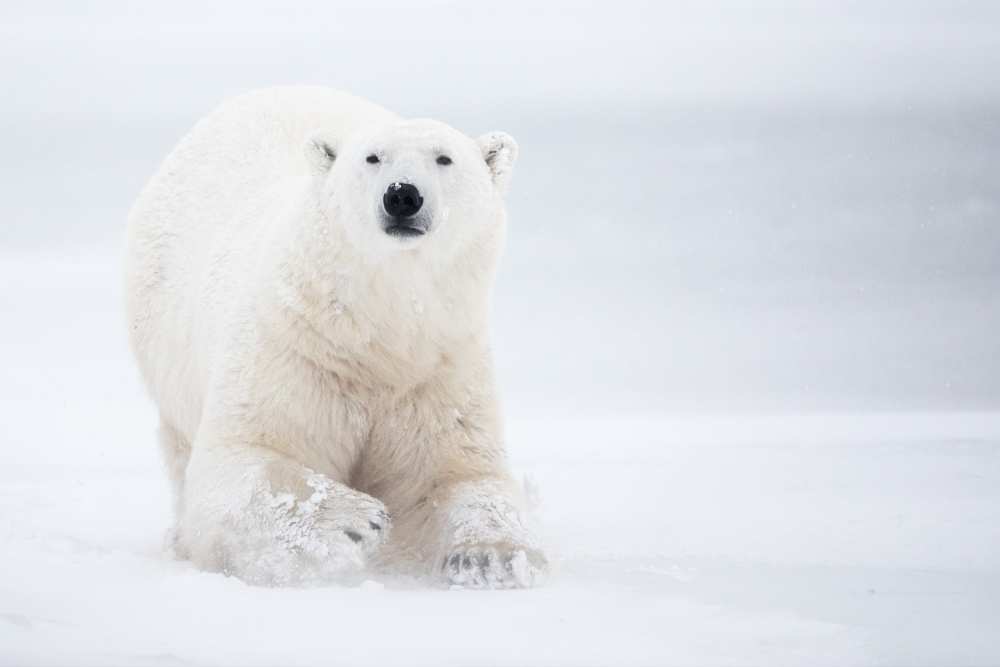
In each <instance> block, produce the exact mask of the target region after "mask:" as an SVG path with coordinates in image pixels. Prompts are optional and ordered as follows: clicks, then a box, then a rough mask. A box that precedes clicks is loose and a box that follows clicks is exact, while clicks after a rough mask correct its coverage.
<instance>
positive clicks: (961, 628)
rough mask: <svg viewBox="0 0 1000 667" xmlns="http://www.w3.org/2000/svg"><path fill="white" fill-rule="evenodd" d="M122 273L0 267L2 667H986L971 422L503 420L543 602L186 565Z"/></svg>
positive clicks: (950, 417) (981, 483) (38, 264)
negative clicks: (171, 547) (246, 578)
mask: <svg viewBox="0 0 1000 667" xmlns="http://www.w3.org/2000/svg"><path fill="white" fill-rule="evenodd" d="M119 274H120V271H119V267H118V259H117V258H115V257H109V256H106V255H104V254H102V253H99V252H95V253H92V254H86V253H82V252H75V253H73V254H56V253H52V252H49V253H36V254H29V253H24V252H22V253H19V254H16V255H14V254H10V253H7V254H4V255H3V256H2V257H0V311H2V312H3V313H4V315H3V323H4V324H3V331H2V333H0V336H2V337H0V367H2V368H3V369H4V380H3V382H2V384H0V406H2V413H3V420H2V421H0V543H2V544H3V549H2V550H0V662H2V663H4V664H18V665H22V664H24V665H32V664H35V665H53V664H67V665H232V664H247V665H273V664H283V665H312V664H326V665H329V664H349V665H397V664H398V665H424V664H427V665H431V664H434V665H439V664H455V665H477V664H490V665H565V664H575V665H607V664H615V665H671V664H674V665H720V664H726V665H743V664H745V665H759V664H768V665H824V664H829V665H846V664H855V665H874V664H907V665H935V664H963V665H989V664H996V663H997V662H998V661H1000V633H997V632H996V628H997V627H1000V604H998V602H1000V414H995V413H989V412H979V413H969V412H948V413H932V412H924V413H898V414H892V413H859V412H854V413H841V414H825V415H823V414H802V415H762V414H754V415H751V414H727V415H719V414H716V415H709V414H689V415H669V416H668V415H667V414H666V413H663V412H651V413H649V414H645V415H642V414H631V415H630V414H625V413H618V414H612V415H604V416H602V415H600V414H596V413H590V414H555V413H553V414H537V413H531V412H530V411H526V410H516V411H514V412H513V414H512V415H511V419H510V424H509V433H508V435H509V441H510V446H511V454H512V458H513V462H514V466H515V468H516V469H517V470H518V471H519V472H520V473H522V474H523V475H525V476H526V478H527V480H528V482H529V486H530V488H531V489H533V491H532V492H533V494H537V496H538V508H537V516H536V519H537V520H538V522H539V523H540V525H541V526H542V527H543V539H544V541H545V542H546V543H547V544H548V546H549V555H550V557H551V559H552V561H553V563H554V571H553V572H552V574H551V576H550V577H549V580H548V582H547V584H546V585H545V586H544V587H541V588H538V589H534V590H528V591H468V590H447V589H444V588H436V587H429V586H426V585H425V584H423V583H421V582H419V581H414V580H407V579H394V578H388V577H382V576H378V575H371V574H370V575H368V576H367V577H366V578H365V579H364V580H362V581H359V582H355V583H349V584H345V585H342V586H330V587H319V588H300V589H273V588H257V587H251V586H247V585H245V584H243V583H241V582H240V581H237V580H235V579H232V578H226V577H224V576H222V575H218V574H209V573H203V572H199V571H197V570H195V569H194V568H193V567H192V566H191V565H190V564H189V563H186V562H183V561H178V560H174V559H172V558H171V557H170V555H169V553H168V551H167V550H165V549H164V537H165V531H166V528H167V526H168V517H169V512H170V499H169V496H168V491H167V486H166V481H165V475H164V473H163V471H162V470H161V469H160V462H159V460H158V457H157V452H156V447H155V444H154V430H153V429H154V427H155V418H154V413H153V409H152V406H151V403H150V402H149V401H148V400H147V399H146V398H145V397H144V396H143V393H142V391H141V389H140V387H139V383H138V380H137V376H136V374H135V371H134V370H133V368H132V364H131V360H130V358H129V356H128V353H127V349H126V345H125V336H124V326H123V323H122V316H121V312H120V310H121V309H120V306H119V304H120V298H121V295H120V291H119V287H118V277H119ZM69 333H72V335H71V336H70V335H68V334H69ZM514 384H515V385H516V382H515V383H514Z"/></svg>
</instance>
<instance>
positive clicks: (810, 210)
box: [0, 0, 1000, 415]
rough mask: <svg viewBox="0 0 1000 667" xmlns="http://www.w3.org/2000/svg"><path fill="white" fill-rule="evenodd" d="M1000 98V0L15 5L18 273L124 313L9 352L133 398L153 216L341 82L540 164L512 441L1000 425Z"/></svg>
mask: <svg viewBox="0 0 1000 667" xmlns="http://www.w3.org/2000/svg"><path fill="white" fill-rule="evenodd" d="M997 72H1000V4H998V3H996V2H991V1H990V0H981V1H971V2H925V1H909V0H908V1H903V0H876V1H866V2H818V1H813V2H809V1H806V2H800V1H795V2H792V1H779V2H745V3H744V2H712V3H686V2H655V3H654V2H646V3H642V2H627V1H626V2H621V1H619V2H614V3H609V2H604V3H573V4H568V3H514V2H504V3H488V4H475V5H473V4H467V3H451V2H433V1H429V2H421V3H408V2H382V1H374V2H372V1H368V2H361V3H353V4H352V3H346V4H345V3H337V2H324V3H293V4H291V5H289V4H288V3H284V2H272V3H259V2H231V1H230V2H219V3H204V2H173V3H169V5H168V4H167V3H157V4H156V5H155V6H154V5H151V4H149V3H131V2H100V3H92V2H65V3H60V2H30V3H29V2H5V3H3V6H2V8H0V80H2V81H3V84H4V89H5V94H4V102H3V104H2V106H0V127H2V135H3V137H4V141H3V150H2V152H0V183H2V193H3V195H2V197H0V219H2V221H3V224H2V230H3V233H2V236H0V262H6V263H7V266H8V268H10V270H11V272H10V273H5V275H8V276H11V275H14V276H16V275H24V274H23V273H22V272H19V270H15V268H16V266H15V265H17V266H22V265H23V266H24V267H25V270H28V269H30V268H32V267H34V268H37V267H39V266H44V265H45V262H49V263H50V264H51V266H50V267H49V268H48V269H46V273H45V275H46V276H49V277H50V278H51V281H52V285H51V287H52V288H53V290H54V292H53V293H54V294H57V295H59V296H60V297H61V298H67V299H75V298H76V297H74V296H73V294H74V290H82V289H85V287H81V286H80V285H79V284H77V283H78V281H77V279H76V278H71V279H69V282H72V283H74V284H65V283H64V282H61V279H60V275H65V276H76V275H78V271H77V273H72V272H69V273H60V272H61V271H64V270H65V267H66V266H67V265H68V264H73V263H75V265H77V266H78V267H79V266H84V267H89V268H88V269H87V270H92V271H94V272H96V273H95V275H99V279H98V280H97V282H94V283H92V285H91V288H90V289H92V290H93V289H96V290H99V291H100V292H101V294H102V299H104V300H98V301H94V303H95V304H97V303H99V304H102V306H101V307H100V308H98V306H96V305H95V307H94V308H95V311H94V312H89V313H84V314H80V313H77V314H75V315H72V316H71V317H70V321H62V320H60V319H59V318H58V317H55V316H54V315H53V314H51V313H50V314H49V315H47V316H46V317H45V318H44V321H45V322H46V324H45V325H44V326H41V325H38V324H37V322H38V321H37V320H36V321H35V323H34V324H33V323H32V320H31V318H33V317H35V316H36V315H37V313H26V312H21V313H18V312H17V308H18V307H21V308H22V309H23V306H17V305H16V304H14V303H13V302H11V303H8V304H7V308H6V311H7V312H6V313H5V314H4V320H5V322H6V321H8V320H7V318H8V317H9V318H10V320H9V322H10V323H12V325H13V326H12V327H10V328H9V329H8V333H7V334H0V335H6V336H8V345H6V346H5V351H6V353H7V355H8V356H9V361H11V362H12V363H13V362H15V361H17V359H20V358H23V355H21V354H20V352H19V351H18V347H17V345H18V342H17V341H18V340H19V339H20V337H18V336H14V337H11V333H10V331H11V330H16V329H17V328H18V325H19V324H20V325H22V327H23V328H22V329H21V331H22V333H23V334H24V336H23V341H21V342H22V343H23V345H35V344H38V343H39V341H42V340H44V339H45V337H46V336H51V337H52V345H51V346H50V347H51V348H52V349H54V348H55V347H56V346H59V347H62V348H67V346H69V347H70V348H72V347H73V346H74V345H75V344H76V342H75V341H76V339H67V337H66V336H65V331H66V330H67V329H73V328H76V329H77V330H82V329H86V327H88V326H90V327H91V328H90V329H89V331H92V332H94V333H93V335H92V336H91V337H90V338H89V339H87V340H88V342H87V343H86V345H87V349H64V352H65V354H66V365H69V366H74V367H77V368H79V367H80V366H81V365H86V364H93V365H94V370H95V371H99V369H102V368H104V369H107V368H111V367H113V368H123V369H124V368H130V367H128V366H127V365H126V364H127V362H126V361H125V359H126V356H125V355H126V352H125V342H124V341H125V337H124V326H123V325H122V326H121V327H119V328H113V327H111V326H108V325H107V322H108V321H109V319H110V318H119V319H120V318H121V315H120V313H119V312H118V311H119V310H120V309H119V308H118V301H117V299H118V294H117V290H118V289H119V286H118V282H117V276H118V273H117V272H118V265H119V262H120V259H119V255H120V251H121V242H122V235H123V229H124V224H125V218H126V214H127V211H128V208H129V206H130V204H131V202H132V201H133V199H134V198H135V196H136V195H137V193H138V191H139V189H140V188H141V187H142V185H143V183H144V182H145V181H146V180H147V179H148V178H149V177H150V176H151V174H152V173H153V171H154V170H155V169H156V167H157V165H158V163H159V161H160V160H161V159H162V158H163V157H164V156H165V155H166V153H167V152H168V151H169V150H170V149H171V147H172V146H173V145H174V144H175V143H176V142H177V141H178V139H179V138H180V137H181V136H182V135H183V134H184V133H185V132H186V130H187V129H188V128H189V127H190V126H191V125H192V124H193V123H194V122H195V121H196V120H197V119H198V118H199V117H200V116H202V115H204V114H205V113H206V112H207V111H209V110H210V109H211V108H213V107H214V106H215V105H216V104H218V103H219V102H220V101H221V100H223V99H225V98H227V97H230V96H232V95H236V94H239V93H241V92H243V91H246V90H248V89H252V88H255V87H260V86H267V85H273V84H287V83H318V84H324V85H329V86H334V87H338V88H343V89H346V90H349V91H351V92H354V93H356V94H358V95H361V96H364V97H368V98H370V99H372V100H374V101H376V102H378V103H380V104H382V105H384V106H387V107H389V108H391V109H393V110H395V111H397V112H399V113H401V114H403V115H406V116H411V117H416V116H431V117H435V118H439V119H441V120H444V121H446V122H449V123H451V124H452V125H454V126H456V127H458V128H459V129H461V130H463V131H465V132H466V133H468V134H470V135H472V136H475V135H477V134H479V133H482V132H485V131H488V130H493V129H502V130H505V131H508V132H510V133H511V134H512V135H514V136H515V137H516V138H517V140H518V141H519V143H520V145H521V150H522V153H521V158H520V161H519V163H518V164H517V166H516V168H515V172H514V181H513V186H512V189H511V192H510V198H509V209H510V236H509V242H508V247H507V253H506V257H505V260H504V262H503V263H502V266H501V272H500V276H499V282H498V285H497V299H496V315H495V322H494V326H495V345H496V348H497V353H498V357H499V359H498V363H499V367H500V375H501V380H502V382H503V384H504V385H505V397H506V402H507V405H508V408H509V409H510V410H511V411H513V412H514V413H515V414H520V415H530V414H534V413H545V414H553V415H559V414H566V415H572V414H579V413H587V414H590V415H594V414H605V413H607V414H612V413H613V414H623V413H635V414H649V413H655V414H662V413H668V412H671V413H672V412H680V413H684V412H759V411H763V412H829V411H852V412H857V411H862V412H864V411H875V410H877V411H885V410H893V411H896V410H904V411H908V410H927V409H934V410H939V409H945V410H948V409H988V408H996V407H1000V336H998V335H997V327H998V325H1000V176H998V174H1000V76H997ZM16 263H19V264H16ZM35 273H37V272H35ZM33 280H34V279H33ZM104 296H106V298H104ZM112 297H113V298H112ZM8 300H9V298H8ZM23 303H24V300H23V299H20V300H17V304H23ZM39 309H40V310H39V312H41V309H44V307H42V306H39ZM88 317H89V318H91V319H87V320H81V319H80V318H88ZM73 318H76V320H75V321H74V319H73ZM98 322H100V323H102V324H100V326H98V328H94V327H95V326H97V324H96V323H98ZM88 323H89V324H88ZM115 327H118V325H117V324H116V325H115ZM81 328H82V329H81ZM112 330H114V331H115V332H116V334H117V332H119V331H120V332H121V335H120V338H117V339H112V340H105V338H104V336H103V333H102V332H109V331H112ZM57 341H58V343H57ZM23 349H27V348H23ZM53 354H57V353H56V352H53ZM15 365H16V364H15ZM24 370H25V372H24V374H23V377H20V379H18V376H16V375H12V376H9V377H13V379H14V384H15V385H17V384H18V382H20V383H21V384H20V388H19V389H18V392H16V393H19V395H20V393H21V391H22V390H24V391H30V389H31V386H35V385H37V386H42V385H44V386H46V387H51V383H52V381H53V378H42V379H39V378H38V375H37V371H36V370H35V369H33V368H29V367H25V369H24ZM125 372H129V373H130V372H131V370H128V371H124V370H123V371H122V373H125ZM128 381H129V382H134V379H129V380H128ZM8 388H11V387H8ZM11 389H12V388H11Z"/></svg>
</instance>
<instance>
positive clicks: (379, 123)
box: [126, 87, 547, 588]
mask: <svg viewBox="0 0 1000 667" xmlns="http://www.w3.org/2000/svg"><path fill="white" fill-rule="evenodd" d="M516 156H517V145H516V144H515V142H514V141H513V139H511V137H510V136H508V135H506V134H504V133H500V132H494V133H490V134H487V135H485V136H483V137H481V138H479V139H478V140H472V139H470V138H468V137H467V136H465V135H463V134H461V133H460V132H458V131H456V130H454V129H452V128H451V127H449V126H447V125H445V124H443V123H440V122H437V121H433V120H404V119H402V118H400V117H398V116H397V115H395V114H393V113H391V112H389V111H387V110H385V109H383V108H381V107H379V106H377V105H375V104H372V103H370V102H367V101H365V100H362V99H359V98H357V97H353V96H351V95H348V94H345V93H342V92H337V91H333V90H330V89H326V88H320V87H283V88H274V89H267V90H261V91H257V92H253V93H249V94H245V95H243V96H241V97H238V98H236V99H234V100H232V101H229V102H227V103H225V104H223V105H222V106H221V107H220V108H218V109H217V110H216V111H214V112H213V113H211V114H210V115H208V116H207V117H206V118H204V119H203V120H201V121H200V122H199V123H198V124H197V125H196V126H195V127H194V128H193V129H192V130H191V132H190V133H189V134H188V135H187V136H186V137H184V139H183V140H182V141H181V142H180V144H179V145H178V146H177V147H176V148H175V149H174V151H173V152H172V153H171V154H170V155H169V156H168V157H167V158H166V160H165V162H164V163H163V165H162V166H161V167H160V169H159V171H158V173H157V174H156V175H155V176H154V177H153V179H152V180H151V181H150V183H149V184H148V185H147V186H146V187H145V189H144V190H143V191H142V193H141V194H140V196H139V198H138V200H137V202H136V203H135V205H134V207H133V209H132V211H131V213H130V216H129V226H128V250H127V269H126V274H127V277H126V295H127V296H126V299H127V315H128V322H129V334H130V341H131V345H132V348H133V351H134V353H135V356H136V358H137V360H138V365H139V368H140V371H141V374H142V376H143V379H144V381H145V383H146V385H147V387H148V389H149V391H150V393H151V394H152V397H153V399H154V400H155V402H156V404H157V407H158V409H159V415H160V428H159V439H160V445H161V449H162V451H163V455H164V459H165V462H166V467H167V469H168V474H169V477H170V480H171V482H172V486H173V489H174V492H175V494H174V496H175V514H176V523H175V527H174V529H173V535H174V544H175V547H176V550H177V552H178V553H179V554H181V555H183V556H185V557H187V558H189V559H191V560H192V561H193V562H194V563H195V564H196V565H197V566H199V567H201V568H204V569H208V570H214V571H221V572H225V573H227V574H231V575H234V576H236V577H239V578H241V579H243V580H244V581H247V582H249V583H253V584H263V585H284V584H304V583H314V582H323V581H330V580H341V579H343V578H344V577H345V576H347V575H348V574H349V573H357V572H360V571H361V568H363V567H365V566H366V565H369V566H378V567H396V566H400V567H403V566H404V564H407V565H409V566H417V567H419V568H421V570H422V571H425V572H430V573H432V574H434V575H435V576H436V577H440V578H441V580H442V581H443V582H445V583H450V584H458V585H462V586H468V587H474V588H511V587H524V586H530V585H533V584H535V583H537V582H538V581H539V580H540V578H541V576H542V575H543V574H544V573H545V571H546V569H547V561H546V558H545V556H544V554H543V552H542V551H541V549H540V548H539V546H538V544H537V543H536V541H535V540H534V539H533V538H532V536H531V535H530V534H529V531H528V530H527V529H526V528H525V522H524V520H523V519H522V500H521V497H520V493H519V487H518V485H517V484H515V483H514V481H513V480H512V478H511V475H510V472H509V470H508V467H507V463H506V461H505V456H504V444H503V435H502V429H501V419H500V414H499V409H498V399H497V392H496V388H495V383H494V377H493V369H492V361H491V353H490V344H489V337H488V320H487V316H488V311H489V297H490V292H491V289H492V283H493V279H494V273H495V268H496V264H497V259H498V255H499V253H500V250H501V246H502V244H503V239H504V229H505V224H506V214H505V210H504V203H503V194H504V190H505V187H506V185H507V181H508V178H509V176H510V171H511V166H512V164H513V162H514V160H515V158H516Z"/></svg>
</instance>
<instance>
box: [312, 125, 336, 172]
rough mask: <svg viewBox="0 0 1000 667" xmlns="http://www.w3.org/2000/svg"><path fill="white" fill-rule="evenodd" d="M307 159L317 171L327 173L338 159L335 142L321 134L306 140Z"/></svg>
mask: <svg viewBox="0 0 1000 667" xmlns="http://www.w3.org/2000/svg"><path fill="white" fill-rule="evenodd" d="M306 158H307V159H308V160H309V164H311V165H312V166H313V168H314V169H316V170H317V171H326V170H327V169H329V168H330V167H331V166H332V165H333V161H334V160H336V159H337V151H336V149H335V148H334V147H333V142H331V141H330V140H328V139H326V138H324V137H323V136H322V135H320V134H314V135H313V136H311V137H310V138H309V139H307V140H306Z"/></svg>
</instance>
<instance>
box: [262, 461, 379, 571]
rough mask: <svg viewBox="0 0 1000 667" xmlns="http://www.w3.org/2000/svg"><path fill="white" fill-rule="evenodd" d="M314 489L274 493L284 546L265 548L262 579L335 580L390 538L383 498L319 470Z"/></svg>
mask: <svg viewBox="0 0 1000 667" xmlns="http://www.w3.org/2000/svg"><path fill="white" fill-rule="evenodd" d="M306 484H307V485H308V487H309V488H310V489H311V494H310V495H309V496H308V497H305V498H301V497H300V498H296V497H295V496H294V495H293V494H292V493H283V494H277V495H272V496H270V500H269V504H270V506H271V511H272V512H273V513H274V514H273V516H274V519H273V521H274V523H273V525H274V529H275V530H276V531H277V537H278V542H279V544H280V547H279V551H278V552H275V551H273V550H270V549H267V548H266V547H264V548H262V549H260V550H259V553H258V556H259V557H260V558H259V560H260V563H259V564H255V565H254V566H253V567H254V568H256V569H261V570H262V571H264V575H263V576H261V577H253V578H261V579H264V580H265V581H266V580H273V581H276V582H278V583H283V582H285V581H288V582H307V581H311V580H318V581H323V580H329V579H332V578H337V577H338V576H340V575H343V574H346V573H348V572H352V571H357V570H358V569H360V568H363V567H364V566H365V564H366V563H367V562H368V561H369V560H370V559H371V558H372V557H373V556H374V555H375V553H376V552H377V551H378V549H379V547H381V546H382V544H384V543H385V542H386V540H387V539H388V537H389V529H390V521H389V513H388V512H387V511H386V509H385V505H383V504H382V502H381V501H379V500H377V499H376V498H373V497H372V496H369V495H368V494H366V493H362V492H360V491H355V490H354V489H352V488H350V487H348V486H346V485H344V484H339V483H337V482H334V481H333V480H331V479H329V478H328V477H325V476H323V475H319V474H311V475H309V476H308V477H307V479H306Z"/></svg>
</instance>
